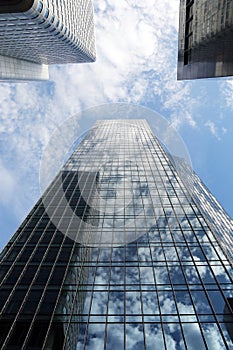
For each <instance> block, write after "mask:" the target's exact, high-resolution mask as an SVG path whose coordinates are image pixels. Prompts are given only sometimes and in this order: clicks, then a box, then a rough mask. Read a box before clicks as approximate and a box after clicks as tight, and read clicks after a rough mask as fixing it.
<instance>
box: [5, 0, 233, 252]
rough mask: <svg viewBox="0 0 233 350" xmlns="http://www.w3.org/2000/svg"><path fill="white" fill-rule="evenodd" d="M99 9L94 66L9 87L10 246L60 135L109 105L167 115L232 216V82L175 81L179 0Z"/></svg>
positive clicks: (104, 0)
mask: <svg viewBox="0 0 233 350" xmlns="http://www.w3.org/2000/svg"><path fill="white" fill-rule="evenodd" d="M94 7H95V25H96V46H97V61H96V62H95V63H93V64H80V65H66V66H54V67H51V68H50V81H48V82H27V83H17V84H14V83H1V84H0V101H1V104H0V222H1V223H0V229H1V247H3V245H4V244H5V243H6V242H7V240H8V239H9V237H10V236H11V235H12V234H13V232H14V230H15V229H16V228H17V226H18V225H19V223H20V222H21V221H22V219H23V218H24V217H25V215H26V214H27V212H28V211H29V209H30V208H31V207H32V206H33V205H34V203H35V201H36V199H37V198H38V197H39V195H40V189H39V167H40V160H41V157H42V154H43V150H44V148H45V146H46V144H47V143H48V141H49V139H50V136H51V135H52V133H53V131H54V130H55V129H56V128H57V127H58V126H59V125H60V124H62V122H64V120H65V119H67V118H69V117H71V116H72V115H74V114H76V113H79V112H80V111H82V110H84V109H87V108H90V107H93V106H97V105H100V104H103V103H111V102H127V103H133V104H139V105H142V106H146V107H149V108H151V109H153V110H155V111H157V112H158V113H160V114H162V115H163V116H164V117H165V118H167V119H168V120H169V121H170V122H171V123H172V125H173V126H174V127H175V128H176V129H177V131H178V132H179V134H180V135H181V136H182V137H183V139H184V142H185V144H186V146H187V148H188V151H189V153H190V156H191V159H192V165H193V168H194V170H195V171H196V172H197V173H198V175H199V176H200V177H201V179H202V180H203V181H204V183H205V184H206V185H207V186H208V187H209V189H210V190H211V191H212V193H213V194H214V195H215V196H216V197H217V199H218V200H219V201H220V203H221V204H222V205H223V206H224V208H225V209H226V210H227V212H228V213H229V214H230V215H231V216H233V208H232V205H231V197H232V187H233V177H232V174H231V173H232V171H233V155H232V148H233V138H232V133H233V130H232V120H231V119H232V110H233V80H232V79H231V78H228V79H209V80H199V81H192V82H189V81H186V82H178V81H177V80H176V65H177V37H178V12H179V0H172V1H169V0H158V1H156V2H155V1H152V0H147V1H145V0H137V1H136V0H121V1H118V2H116V1H110V0H94ZM80 116H82V115H81V114H80ZM80 118H81V117H80ZM80 122H82V123H83V124H85V123H84V122H85V121H83V120H82V121H81V120H80Z"/></svg>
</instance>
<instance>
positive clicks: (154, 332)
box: [145, 324, 165, 350]
mask: <svg viewBox="0 0 233 350" xmlns="http://www.w3.org/2000/svg"><path fill="white" fill-rule="evenodd" d="M145 338H146V349H147V350H155V349H159V350H165V344H164V336H163V330H162V326H161V325H160V324H145Z"/></svg>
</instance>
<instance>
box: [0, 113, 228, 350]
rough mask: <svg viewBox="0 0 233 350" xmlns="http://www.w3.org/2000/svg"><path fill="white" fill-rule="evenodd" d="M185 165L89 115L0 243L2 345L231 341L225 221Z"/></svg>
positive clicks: (137, 130)
mask: <svg viewBox="0 0 233 350" xmlns="http://www.w3.org/2000/svg"><path fill="white" fill-rule="evenodd" d="M179 163H180V167H179V169H178V165H177V164H179ZM182 169H184V174H185V176H187V174H189V173H187V171H185V164H184V163H183V161H182V159H174V158H173V157H172V156H171V154H170V153H168V151H166V150H165V147H164V146H163V145H162V144H161V143H160V141H159V140H158V139H157V138H156V137H155V135H154V134H153V132H152V130H151V129H150V127H149V125H148V124H147V122H146V120H142V119H135V120H123V119H122V120H100V121H97V122H96V124H95V125H94V126H93V127H92V128H91V129H90V130H89V131H88V132H87V134H86V136H85V137H84V138H83V140H82V141H81V143H80V144H79V145H78V147H77V148H76V150H75V151H74V153H73V154H72V155H71V157H70V158H69V159H68V161H67V162H66V164H65V165H64V167H63V168H62V170H61V171H60V173H59V174H58V175H57V176H56V178H55V179H54V181H53V182H52V183H51V185H50V186H49V187H48V189H47V190H46V191H45V193H44V195H43V196H42V198H41V199H40V200H39V201H38V203H37V204H36V205H35V207H34V208H33V209H32V211H31V212H30V214H29V215H28V217H27V218H26V219H25V221H24V222H23V223H22V225H21V226H20V227H19V229H18V230H17V232H16V233H15V235H14V236H13V237H12V239H11V240H10V241H9V243H8V244H7V246H6V247H5V249H4V250H3V252H2V253H1V263H0V274H1V282H0V287H1V289H0V308H1V309H0V344H1V349H56V350H58V349H76V348H77V349H79V350H81V349H98V350H101V349H111V350H112V349H113V350H114V349H138V350H139V349H140V350H141V349H147V350H148V349H151V350H152V349H153V350H154V349H157V348H158V349H169V350H173V349H176V350H177V349H189V350H190V349H197V348H198V349H210V350H214V349H232V341H231V335H232V326H233V320H232V302H231V300H232V296H233V290H232V278H233V270H232V252H231V247H232V236H231V232H232V228H233V225H232V221H231V219H230V218H229V217H228V215H227V214H226V213H225V212H224V210H223V209H222V207H221V206H220V204H219V203H218V202H217V201H216V199H215V198H214V197H213V196H212V195H211V194H210V193H209V191H208V190H207V189H206V188H205V186H204V185H203V184H202V182H201V180H200V179H199V178H198V177H197V175H194V177H193V179H192V181H189V183H190V184H191V183H192V186H190V187H189V188H187V182H186V181H183V177H182ZM189 175H190V174H189Z"/></svg>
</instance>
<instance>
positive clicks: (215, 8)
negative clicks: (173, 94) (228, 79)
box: [177, 0, 233, 80]
mask: <svg viewBox="0 0 233 350" xmlns="http://www.w3.org/2000/svg"><path fill="white" fill-rule="evenodd" d="M232 47H233V1H232V0H213V1H208V0H180V26H179V43H178V73H177V77H178V79H179V80H183V79H198V78H213V77H223V76H229V75H233V59H232V57H233V49H232Z"/></svg>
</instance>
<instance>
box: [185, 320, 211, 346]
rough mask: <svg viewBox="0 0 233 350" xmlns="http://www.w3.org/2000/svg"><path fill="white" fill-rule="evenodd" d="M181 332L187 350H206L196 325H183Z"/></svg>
mask: <svg viewBox="0 0 233 350" xmlns="http://www.w3.org/2000/svg"><path fill="white" fill-rule="evenodd" d="M183 332H184V337H185V342H186V344H187V347H188V349H189V350H196V349H198V350H206V346H205V343H204V340H203V337H202V334H201V331H200V327H199V325H198V324H197V323H191V324H190V323H184V324H183Z"/></svg>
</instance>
